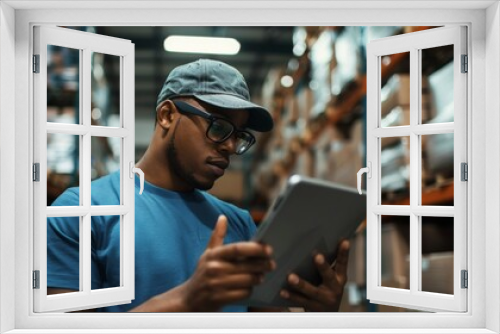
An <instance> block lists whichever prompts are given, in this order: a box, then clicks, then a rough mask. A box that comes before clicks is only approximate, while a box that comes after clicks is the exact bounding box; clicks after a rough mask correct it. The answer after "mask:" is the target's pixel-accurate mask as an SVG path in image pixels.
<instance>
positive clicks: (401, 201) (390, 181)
mask: <svg viewBox="0 0 500 334" xmlns="http://www.w3.org/2000/svg"><path fill="white" fill-rule="evenodd" d="M380 142H381V149H382V152H381V154H380V172H381V175H380V184H381V191H382V194H381V202H382V205H389V204H390V205H408V204H409V196H410V178H409V173H410V138H409V137H390V138H381V140H380Z"/></svg>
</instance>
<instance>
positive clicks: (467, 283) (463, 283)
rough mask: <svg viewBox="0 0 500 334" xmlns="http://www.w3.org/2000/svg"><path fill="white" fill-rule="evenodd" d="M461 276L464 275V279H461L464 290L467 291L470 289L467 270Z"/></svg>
mask: <svg viewBox="0 0 500 334" xmlns="http://www.w3.org/2000/svg"><path fill="white" fill-rule="evenodd" d="M461 275H462V279H461V281H462V289H467V288H468V287H469V276H468V273H467V270H462V271H461Z"/></svg>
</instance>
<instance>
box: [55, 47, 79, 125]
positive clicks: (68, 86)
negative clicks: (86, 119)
mask: <svg viewBox="0 0 500 334" xmlns="http://www.w3.org/2000/svg"><path fill="white" fill-rule="evenodd" d="M79 80H80V50H78V49H71V48H65V47H61V46H54V45H47V122H54V123H70V124H80V108H79V82H80V81H79Z"/></svg>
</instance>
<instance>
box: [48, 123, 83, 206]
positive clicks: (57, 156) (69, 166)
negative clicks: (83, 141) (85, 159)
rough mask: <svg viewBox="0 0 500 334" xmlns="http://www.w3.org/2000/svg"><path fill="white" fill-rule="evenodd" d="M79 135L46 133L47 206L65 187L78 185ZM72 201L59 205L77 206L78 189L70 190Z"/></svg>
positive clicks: (78, 198)
mask: <svg viewBox="0 0 500 334" xmlns="http://www.w3.org/2000/svg"><path fill="white" fill-rule="evenodd" d="M79 178H80V136H75V135H68V134H64V133H48V134H47V206H50V205H52V203H54V201H55V200H56V199H57V198H58V197H59V196H60V195H61V194H62V193H63V192H64V191H66V190H67V189H69V188H73V187H78V186H79V185H80V180H79ZM71 192H72V199H73V200H72V201H65V202H64V203H59V205H65V206H78V205H80V204H81V202H80V191H79V190H77V189H73V190H71Z"/></svg>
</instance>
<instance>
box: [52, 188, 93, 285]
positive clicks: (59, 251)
mask: <svg viewBox="0 0 500 334" xmlns="http://www.w3.org/2000/svg"><path fill="white" fill-rule="evenodd" d="M52 205H53V206H78V205H79V197H78V189H77V188H70V189H68V190H66V191H65V192H64V193H63V194H62V195H61V196H59V197H58V198H57V199H56V201H55V202H54V203H53V204H52ZM94 262H95V261H94V256H92V285H93V286H94V285H95V282H99V281H100V278H99V277H98V276H99V270H97V264H96V263H94ZM47 287H50V288H64V289H71V290H76V291H78V290H80V217H50V218H47Z"/></svg>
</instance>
